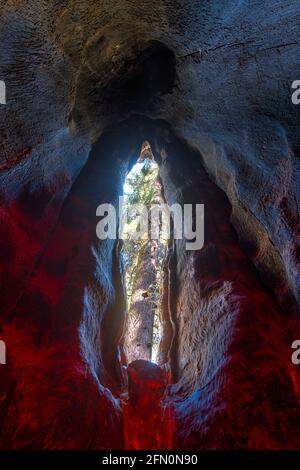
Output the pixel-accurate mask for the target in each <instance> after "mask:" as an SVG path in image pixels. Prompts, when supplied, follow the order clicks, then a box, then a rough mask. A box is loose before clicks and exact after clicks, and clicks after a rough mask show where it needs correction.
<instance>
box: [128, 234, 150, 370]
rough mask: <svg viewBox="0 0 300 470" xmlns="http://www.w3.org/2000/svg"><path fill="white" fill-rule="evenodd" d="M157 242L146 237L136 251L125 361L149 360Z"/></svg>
mask: <svg viewBox="0 0 300 470" xmlns="http://www.w3.org/2000/svg"><path fill="white" fill-rule="evenodd" d="M156 265H157V243H156V242H155V241H153V240H147V241H146V242H145V243H144V245H143V246H142V248H141V249H140V250H139V254H138V262H137V269H136V274H135V279H134V281H133V285H132V292H133V294H132V299H131V304H130V308H129V312H128V320H127V321H128V323H127V336H126V351H127V359H128V362H129V363H130V362H132V361H134V360H136V359H145V360H148V361H150V360H151V353H152V345H153V326H154V311H153V309H154V304H153V294H152V291H153V286H154V285H155V283H156Z"/></svg>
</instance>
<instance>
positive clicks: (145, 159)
mask: <svg viewBox="0 0 300 470" xmlns="http://www.w3.org/2000/svg"><path fill="white" fill-rule="evenodd" d="M124 191H125V203H126V207H127V210H130V208H132V207H133V205H134V204H143V205H144V206H145V207H146V209H147V211H148V235H147V236H144V237H141V238H140V239H138V240H132V239H130V238H128V239H127V240H125V241H124V247H123V258H124V264H125V272H126V274H125V281H126V291H127V304H128V316H127V324H126V332H125V348H126V354H127V360H128V363H130V362H132V361H134V360H137V359H144V360H149V361H151V360H152V361H154V362H155V361H156V354H157V351H158V345H159V341H160V319H159V316H160V315H159V310H160V290H161V287H160V286H161V283H160V281H161V279H162V268H163V261H164V257H165V255H166V240H165V239H164V238H163V236H164V234H163V233H160V238H159V239H158V240H152V239H151V237H150V227H151V222H150V209H151V207H153V206H154V205H159V204H161V203H162V194H161V184H160V181H159V176H158V166H157V164H156V163H155V162H154V159H153V156H152V152H151V148H150V146H149V144H147V143H145V144H144V145H143V147H142V151H141V157H140V159H139V161H138V162H137V164H136V165H134V167H133V169H132V170H131V172H130V173H129V174H128V176H127V178H126V181H125V185H124ZM157 223H158V224H159V225H160V221H159V222H157ZM135 224H137V222H136V221H135V220H131V219H130V218H129V220H128V226H127V229H130V228H133V226H135ZM136 228H137V229H138V227H136ZM159 229H161V227H159ZM125 231H126V227H125Z"/></svg>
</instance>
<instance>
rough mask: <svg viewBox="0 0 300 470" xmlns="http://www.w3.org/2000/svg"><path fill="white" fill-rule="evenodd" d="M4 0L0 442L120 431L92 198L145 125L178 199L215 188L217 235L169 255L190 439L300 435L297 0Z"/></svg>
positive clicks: (190, 444) (118, 353)
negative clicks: (295, 352) (295, 345)
mask: <svg viewBox="0 0 300 470" xmlns="http://www.w3.org/2000/svg"><path fill="white" fill-rule="evenodd" d="M0 8H1V15H0V35H1V50H0V74H1V76H0V79H1V80H5V82H6V85H7V105H6V106H0V136H1V152H0V200H1V204H0V222H1V224H0V255H1V266H0V299H1V309H0V339H1V340H4V341H5V343H6V347H7V364H6V365H0V420H1V430H2V432H1V435H0V447H1V448H13V449H16V448H18V449H30V448H43V449H50V448H51V449H55V448H68V449H80V448H84V449H88V448H94V449H101V448H106V449H113V448H122V447H124V428H123V423H122V411H121V403H120V400H119V395H120V392H121V390H123V389H124V382H125V379H126V374H125V373H124V369H125V367H126V360H125V355H124V353H123V350H122V341H120V337H121V335H122V333H123V327H124V317H125V306H124V297H123V292H122V284H121V277H120V269H119V255H118V245H117V244H116V243H114V242H111V243H110V242H104V243H99V242H98V240H97V239H96V235H95V226H96V223H97V220H96V216H95V213H96V207H97V205H98V204H100V203H101V202H106V203H107V202H109V201H115V199H116V198H117V197H118V195H119V194H120V193H121V190H122V179H123V176H124V175H125V172H126V169H127V167H130V166H131V165H132V163H133V161H134V160H135V159H136V158H137V157H138V155H139V151H140V147H141V145H142V143H143V142H144V141H145V140H146V139H148V140H149V142H150V143H151V147H152V149H153V151H154V152H155V157H156V158H157V161H158V163H159V164H160V168H161V178H162V180H163V184H164V186H165V193H166V199H167V201H168V203H169V204H171V203H172V202H176V201H179V202H181V203H183V202H197V203H201V202H203V203H205V205H206V232H205V246H204V248H203V250H201V251H200V252H196V253H189V254H187V253H186V252H185V250H184V241H183V242H182V243H180V242H178V243H176V246H175V249H174V252H173V253H172V258H171V260H170V261H172V262H171V265H170V269H169V278H168V289H167V293H168V299H169V300H168V304H167V310H168V317H167V318H168V328H169V327H170V325H171V326H172V328H173V329H174V331H173V333H174V334H172V341H170V342H169V340H168V347H167V348H166V350H165V351H164V358H165V359H166V360H168V361H170V362H171V364H172V368H173V376H174V377H175V381H176V383H174V384H173V386H172V387H171V389H170V396H169V397H168V398H169V399H170V400H171V402H173V403H174V404H175V405H174V406H175V408H176V409H175V411H176V421H177V429H176V433H175V435H174V438H175V442H174V446H175V447H180V448H183V449H199V448H201V449H207V448H209V449H211V448H217V449H224V448H225V449H229V448H230V449H237V448H238V449H259V448H277V449H286V448H297V449H299V448H300V440H299V428H300V422H299V416H300V404H299V400H300V376H299V375H300V373H299V368H297V367H296V366H294V365H293V364H292V363H291V343H292V341H293V340H294V339H298V338H299V337H300V331H299V316H297V315H298V314H297V307H298V309H299V305H300V299H299V292H300V276H299V261H300V249H299V233H300V232H299V214H300V207H299V204H300V202H299V201H300V197H299V175H300V167H299V148H300V142H299V111H300V107H299V106H298V107H297V106H294V105H293V104H292V102H291V89H290V86H291V83H292V82H293V81H294V80H296V79H299V77H297V76H295V74H296V73H298V71H299V57H300V53H299V47H300V46H299V21H300V8H299V0H290V1H288V2H286V1H283V0H267V1H263V0H258V1H255V2H246V1H239V2H236V1H232V2H229V1H228V0H206V1H203V0H178V1H176V8H174V0H166V1H164V2H162V1H154V0H142V1H139V2H137V1H132V0H126V1H125V0H117V1H114V2H111V1H101V2H98V1H94V0H87V1H85V2H82V1H81V0H72V1H71V0H49V1H38V2H37V1H36V0H28V1H26V2H21V1H18V0H8V1H5V2H3V1H2V2H1V6H0ZM128 116H131V117H130V118H129V117H128ZM124 121H126V122H125V124H124ZM109 125H112V126H113V131H111V134H110V137H108V134H107V132H104V130H105V129H107V126H109ZM99 139H100V140H99ZM96 142H97V145H95V143H96ZM184 143H185V144H184ZM91 149H93V150H92V152H91ZM169 344H170V349H169ZM162 362H164V360H163V361H162ZM166 367H168V365H167V366H166ZM108 388H110V389H111V390H112V392H113V394H112V392H111V391H109V390H108ZM83 429H84V430H85V432H82V430H83ZM146 444H147V443H146V442H144V445H145V446H146Z"/></svg>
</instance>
